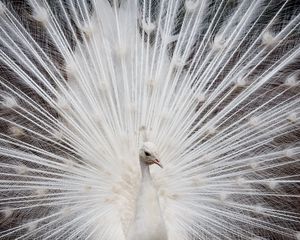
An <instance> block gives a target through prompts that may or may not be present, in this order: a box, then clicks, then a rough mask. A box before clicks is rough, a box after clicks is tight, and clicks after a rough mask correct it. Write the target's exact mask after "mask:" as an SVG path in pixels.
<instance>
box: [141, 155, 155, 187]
mask: <svg viewBox="0 0 300 240" xmlns="http://www.w3.org/2000/svg"><path fill="white" fill-rule="evenodd" d="M140 166H141V173H142V182H143V181H152V177H151V174H150V168H149V164H146V163H145V162H144V161H143V160H141V159H140Z"/></svg>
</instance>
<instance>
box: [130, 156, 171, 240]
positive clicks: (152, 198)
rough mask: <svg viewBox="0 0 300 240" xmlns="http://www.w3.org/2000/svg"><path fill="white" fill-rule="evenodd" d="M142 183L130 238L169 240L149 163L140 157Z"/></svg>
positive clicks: (135, 239)
mask: <svg viewBox="0 0 300 240" xmlns="http://www.w3.org/2000/svg"><path fill="white" fill-rule="evenodd" d="M140 166H141V173H142V179H141V185H140V191H139V193H138V197H137V200H136V209H135V219H134V222H133V223H132V225H131V228H130V230H129V234H128V238H127V239H128V240H141V239H142V240H154V239H155V240H167V239H168V238H167V231H166V227H165V223H164V220H163V218H162V215H161V209H160V205H159V200H158V196H157V192H156V189H155V187H154V186H153V184H152V177H151V174H150V169H149V165H148V164H146V163H145V162H144V161H143V160H142V159H140Z"/></svg>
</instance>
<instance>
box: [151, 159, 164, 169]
mask: <svg viewBox="0 0 300 240" xmlns="http://www.w3.org/2000/svg"><path fill="white" fill-rule="evenodd" d="M153 162H154V163H155V164H157V165H158V166H160V167H161V168H164V167H163V165H162V164H161V163H160V161H159V160H158V159H155V160H154V161H153Z"/></svg>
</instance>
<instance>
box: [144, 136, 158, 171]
mask: <svg viewBox="0 0 300 240" xmlns="http://www.w3.org/2000/svg"><path fill="white" fill-rule="evenodd" d="M140 160H141V161H143V162H144V163H145V164H147V165H151V164H157V165H158V166H160V167H161V168H162V167H163V166H162V164H161V163H160V161H159V157H158V153H157V150H156V146H155V144H154V143H152V142H144V143H143V145H142V147H141V148H140Z"/></svg>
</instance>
